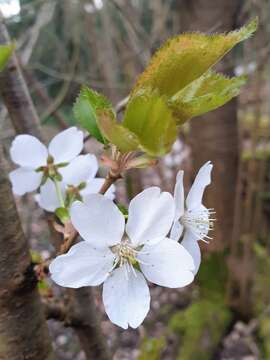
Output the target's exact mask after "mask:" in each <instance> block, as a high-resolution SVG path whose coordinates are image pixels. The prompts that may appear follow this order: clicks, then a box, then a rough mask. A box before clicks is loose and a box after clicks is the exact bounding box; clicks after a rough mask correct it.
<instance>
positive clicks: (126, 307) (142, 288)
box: [102, 266, 150, 329]
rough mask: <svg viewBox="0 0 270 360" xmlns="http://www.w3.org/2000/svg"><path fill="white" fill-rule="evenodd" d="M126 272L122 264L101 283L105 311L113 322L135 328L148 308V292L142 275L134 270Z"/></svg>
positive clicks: (124, 327) (124, 326)
mask: <svg viewBox="0 0 270 360" xmlns="http://www.w3.org/2000/svg"><path fill="white" fill-rule="evenodd" d="M134 271H135V274H136V275H135V274H133V272H132V271H130V272H129V273H128V278H127V275H126V272H125V269H124V267H123V266H121V267H120V268H118V269H116V270H114V271H113V272H112V274H111V276H110V277H108V279H106V280H105V282H104V285H103V294H102V297H103V303H104V306H105V311H106V313H107V315H108V317H109V319H110V320H111V322H113V323H114V324H116V325H118V326H121V327H122V328H123V329H127V328H128V326H131V327H132V328H134V329H135V328H137V327H138V326H139V325H141V323H142V322H143V320H144V318H145V317H146V315H147V313H148V311H149V308H150V292H149V288H148V285H147V283H146V281H145V279H144V277H143V275H142V274H141V273H140V272H139V271H137V270H135V269H134Z"/></svg>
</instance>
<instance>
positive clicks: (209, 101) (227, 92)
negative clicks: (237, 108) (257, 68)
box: [169, 71, 246, 125]
mask: <svg viewBox="0 0 270 360" xmlns="http://www.w3.org/2000/svg"><path fill="white" fill-rule="evenodd" d="M245 82H246V77H245V76H239V77H233V78H227V77H225V76H224V75H221V74H217V73H214V72H212V71H208V72H206V73H205V74H204V75H203V76H201V77H200V78H198V79H196V80H195V81H193V82H192V83H191V84H189V85H187V86H186V87H185V88H184V89H182V90H180V91H179V92H178V93H177V94H176V95H174V96H173V97H172V98H171V100H170V102H169V104H170V106H171V108H172V109H173V112H174V114H175V117H176V118H177V125H181V124H182V123H184V122H185V121H187V120H188V119H191V118H192V117H194V116H198V115H202V114H204V113H206V112H208V111H211V110H214V109H216V108H218V107H220V106H222V105H224V104H225V103H226V102H228V101H230V100H231V99H232V98H233V97H235V96H237V95H238V94H239V92H240V88H241V86H242V85H244V84H245Z"/></svg>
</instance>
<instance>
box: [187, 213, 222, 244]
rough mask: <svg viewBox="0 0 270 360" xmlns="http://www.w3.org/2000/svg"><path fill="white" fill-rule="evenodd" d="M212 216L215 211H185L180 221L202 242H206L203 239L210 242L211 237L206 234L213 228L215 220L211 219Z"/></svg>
mask: <svg viewBox="0 0 270 360" xmlns="http://www.w3.org/2000/svg"><path fill="white" fill-rule="evenodd" d="M213 214H215V211H213V210H212V209H193V210H187V211H186V212H185V213H184V215H183V216H182V218H181V220H180V221H181V223H182V224H183V225H184V226H185V227H187V228H189V229H190V230H191V231H192V233H193V234H194V235H196V236H198V237H199V239H201V240H204V241H206V240H205V238H206V239H210V240H211V237H210V236H208V235H207V234H208V232H209V231H210V230H213V228H214V221H215V220H216V219H214V218H212V217H211V216H212V215H213Z"/></svg>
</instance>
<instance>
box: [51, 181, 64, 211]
mask: <svg viewBox="0 0 270 360" xmlns="http://www.w3.org/2000/svg"><path fill="white" fill-rule="evenodd" d="M53 182H54V185H55V190H56V195H57V198H58V200H59V202H60V205H61V207H63V208H64V207H65V202H64V199H63V195H62V191H61V189H60V186H59V182H58V181H57V180H55V179H54V180H53Z"/></svg>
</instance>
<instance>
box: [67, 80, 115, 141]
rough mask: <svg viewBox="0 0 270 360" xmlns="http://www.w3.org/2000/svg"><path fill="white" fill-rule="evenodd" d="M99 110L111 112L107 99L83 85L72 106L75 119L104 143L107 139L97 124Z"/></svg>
mask: <svg viewBox="0 0 270 360" xmlns="http://www.w3.org/2000/svg"><path fill="white" fill-rule="evenodd" d="M99 110H106V111H110V112H112V113H113V108H112V105H111V103H110V102H109V100H108V99H106V98H105V97H104V96H103V95H101V94H98V93H97V92H96V91H94V90H91V89H89V88H88V87H87V86H83V87H82V89H81V92H80V94H79V96H78V97H77V99H76V102H75V104H74V107H73V112H74V116H75V119H76V120H77V121H78V123H79V124H80V125H81V126H82V127H83V128H84V129H86V130H87V131H88V132H89V134H91V135H92V136H94V137H95V138H96V139H97V140H98V141H99V142H101V143H103V144H105V143H106V142H107V141H106V139H105V138H104V136H103V135H102V134H101V132H100V130H99V128H98V125H97V112H98V111H99Z"/></svg>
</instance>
